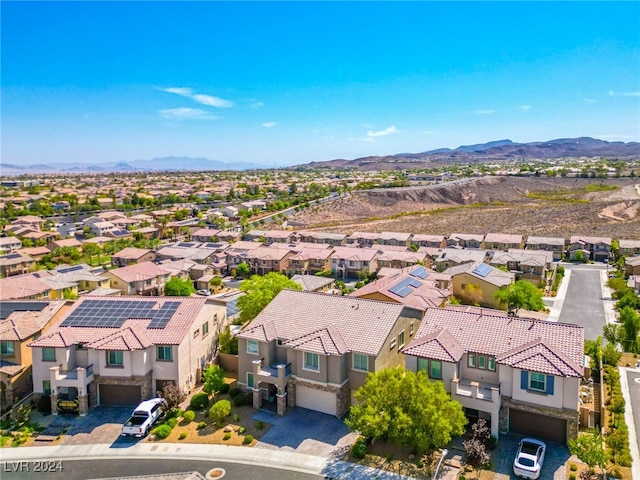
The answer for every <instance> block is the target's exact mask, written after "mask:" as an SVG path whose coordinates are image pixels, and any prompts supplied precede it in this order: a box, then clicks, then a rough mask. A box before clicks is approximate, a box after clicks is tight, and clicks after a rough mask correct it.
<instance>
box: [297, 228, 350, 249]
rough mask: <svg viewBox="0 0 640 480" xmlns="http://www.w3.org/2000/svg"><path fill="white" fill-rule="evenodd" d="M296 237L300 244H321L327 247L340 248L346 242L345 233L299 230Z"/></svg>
mask: <svg viewBox="0 0 640 480" xmlns="http://www.w3.org/2000/svg"><path fill="white" fill-rule="evenodd" d="M296 236H297V237H298V241H300V242H308V243H323V244H327V245H334V246H340V245H344V244H345V243H346V240H347V234H346V233H329V232H313V231H307V230H301V231H299V232H297V234H296Z"/></svg>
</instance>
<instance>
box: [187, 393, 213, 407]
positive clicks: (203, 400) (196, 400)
mask: <svg viewBox="0 0 640 480" xmlns="http://www.w3.org/2000/svg"><path fill="white" fill-rule="evenodd" d="M207 405H209V395H208V394H206V393H205V392H199V393H196V394H194V395H193V397H191V401H190V402H189V407H190V408H191V409H192V410H204V409H205V408H207Z"/></svg>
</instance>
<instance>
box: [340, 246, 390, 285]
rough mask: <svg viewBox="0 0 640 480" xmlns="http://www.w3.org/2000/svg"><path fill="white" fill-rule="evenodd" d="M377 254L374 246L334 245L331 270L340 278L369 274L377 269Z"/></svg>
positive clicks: (378, 253)
mask: <svg viewBox="0 0 640 480" xmlns="http://www.w3.org/2000/svg"><path fill="white" fill-rule="evenodd" d="M379 255H380V252H379V250H377V249H376V248H353V247H334V249H333V255H332V256H331V270H332V271H333V272H335V274H336V277H342V278H358V276H360V275H370V274H372V273H375V272H377V271H378V256H379Z"/></svg>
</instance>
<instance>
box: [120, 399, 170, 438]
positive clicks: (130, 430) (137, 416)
mask: <svg viewBox="0 0 640 480" xmlns="http://www.w3.org/2000/svg"><path fill="white" fill-rule="evenodd" d="M164 404H165V400H164V398H152V399H151V400H145V401H144V402H142V403H141V404H140V405H138V406H137V407H136V408H135V410H134V411H133V413H132V414H131V417H129V420H127V421H126V422H125V424H124V425H123V426H122V434H121V435H125V436H126V435H130V436H134V437H146V436H147V435H148V434H149V432H150V431H151V427H152V426H153V424H154V423H156V422H157V421H158V419H160V417H162V414H163V412H164V409H163V405H164Z"/></svg>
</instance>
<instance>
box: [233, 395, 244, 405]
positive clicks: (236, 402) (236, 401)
mask: <svg viewBox="0 0 640 480" xmlns="http://www.w3.org/2000/svg"><path fill="white" fill-rule="evenodd" d="M246 403H247V398H246V397H245V396H244V395H238V396H237V397H235V398H234V399H233V404H234V405H235V406H236V407H242V406H243V405H244V404H246Z"/></svg>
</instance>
